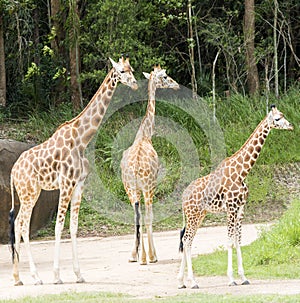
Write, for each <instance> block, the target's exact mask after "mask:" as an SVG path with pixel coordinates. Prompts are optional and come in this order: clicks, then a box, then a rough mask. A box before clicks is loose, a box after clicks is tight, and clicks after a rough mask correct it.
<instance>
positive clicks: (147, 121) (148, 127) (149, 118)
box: [135, 75, 156, 140]
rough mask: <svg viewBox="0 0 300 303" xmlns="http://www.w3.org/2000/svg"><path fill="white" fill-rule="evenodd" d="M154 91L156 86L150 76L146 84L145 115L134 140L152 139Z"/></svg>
mask: <svg viewBox="0 0 300 303" xmlns="http://www.w3.org/2000/svg"><path fill="white" fill-rule="evenodd" d="M155 91H156V86H155V83H154V81H153V79H152V75H151V76H150V79H149V82H148V105H147V110H146V114H145V116H144V118H143V120H142V122H141V125H140V127H139V130H138V132H137V134H136V137H135V138H136V140H137V139H140V138H145V137H146V138H149V139H151V138H152V135H153V133H154V119H155Z"/></svg>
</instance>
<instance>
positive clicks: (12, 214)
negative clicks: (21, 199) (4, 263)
mask: <svg viewBox="0 0 300 303" xmlns="http://www.w3.org/2000/svg"><path fill="white" fill-rule="evenodd" d="M10 191H11V201H12V206H11V210H10V212H9V225H10V229H9V238H10V245H11V254H12V261H13V262H14V259H15V255H16V248H15V242H16V241H15V205H14V204H15V201H14V183H13V178H12V176H11V180H10Z"/></svg>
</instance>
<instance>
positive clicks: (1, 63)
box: [0, 8, 6, 106]
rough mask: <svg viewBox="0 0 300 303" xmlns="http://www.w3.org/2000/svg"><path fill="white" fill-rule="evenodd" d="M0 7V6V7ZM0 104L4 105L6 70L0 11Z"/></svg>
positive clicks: (0, 13)
mask: <svg viewBox="0 0 300 303" xmlns="http://www.w3.org/2000/svg"><path fill="white" fill-rule="evenodd" d="M0 9H1V8H0ZM0 105H1V106H5V105H6V72H5V51H4V39H3V17H2V9H1V11H0Z"/></svg>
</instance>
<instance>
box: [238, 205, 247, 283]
mask: <svg viewBox="0 0 300 303" xmlns="http://www.w3.org/2000/svg"><path fill="white" fill-rule="evenodd" d="M242 217H243V207H241V209H240V211H239V212H238V221H237V224H236V234H237V236H236V243H235V247H236V254H237V263H238V274H239V276H240V277H241V279H242V285H249V284H250V282H249V281H248V280H247V278H246V276H245V273H244V267H243V258H242V250H241V245H240V243H241V238H242V223H241V219H242Z"/></svg>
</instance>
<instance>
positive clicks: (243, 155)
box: [230, 117, 271, 179]
mask: <svg viewBox="0 0 300 303" xmlns="http://www.w3.org/2000/svg"><path fill="white" fill-rule="evenodd" d="M270 130H271V128H270V126H269V124H268V117H266V118H265V119H263V120H262V121H261V122H260V124H259V125H258V126H257V127H256V129H255V130H254V132H253V133H252V134H251V136H250V137H249V138H248V140H247V141H246V142H245V143H244V145H243V146H242V147H241V148H240V150H239V151H237V152H236V153H235V154H234V155H232V156H231V157H230V159H231V160H236V161H237V163H236V167H239V169H238V170H239V174H240V176H241V178H242V179H244V178H246V176H247V174H248V173H249V171H250V170H251V168H252V167H253V166H254V164H255V162H256V161H257V159H258V157H259V155H260V152H261V149H262V147H263V145H264V143H265V140H266V138H267V136H268V134H269V133H270Z"/></svg>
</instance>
